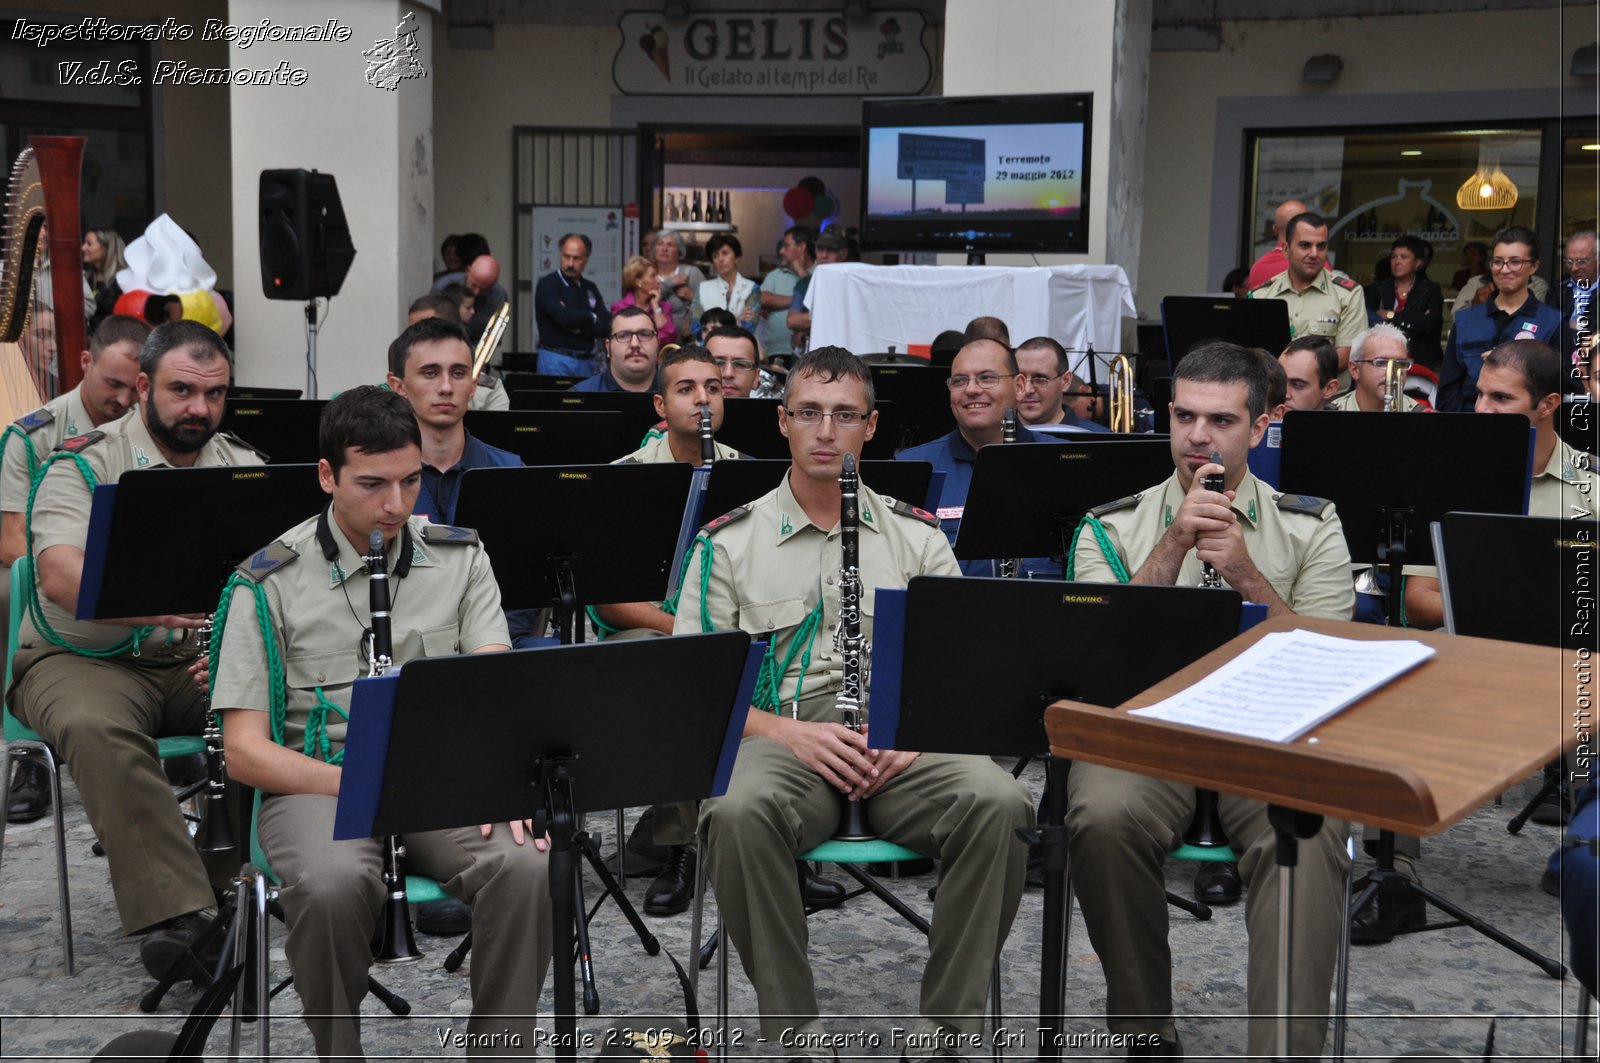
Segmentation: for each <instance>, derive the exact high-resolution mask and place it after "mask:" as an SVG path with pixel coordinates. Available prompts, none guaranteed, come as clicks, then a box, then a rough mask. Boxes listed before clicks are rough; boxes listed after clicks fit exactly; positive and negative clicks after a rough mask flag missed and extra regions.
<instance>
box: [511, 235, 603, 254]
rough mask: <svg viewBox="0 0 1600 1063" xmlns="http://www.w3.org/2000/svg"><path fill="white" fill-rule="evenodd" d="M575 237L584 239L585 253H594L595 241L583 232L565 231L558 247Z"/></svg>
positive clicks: (565, 244) (564, 245) (563, 245)
mask: <svg viewBox="0 0 1600 1063" xmlns="http://www.w3.org/2000/svg"><path fill="white" fill-rule="evenodd" d="M573 238H577V239H578V240H580V241H582V243H583V253H584V254H586V255H592V254H594V241H593V240H591V239H589V238H588V237H587V236H585V235H584V234H583V233H563V234H562V235H561V240H560V242H559V243H557V244H556V247H557V248H562V247H566V246H567V241H568V240H571V239H573ZM488 253H489V252H487V251H485V252H484V254H486V255H487V254H488Z"/></svg>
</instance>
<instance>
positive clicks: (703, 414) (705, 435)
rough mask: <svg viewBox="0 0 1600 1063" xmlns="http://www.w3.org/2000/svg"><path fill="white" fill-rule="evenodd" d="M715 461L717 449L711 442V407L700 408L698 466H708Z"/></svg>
mask: <svg viewBox="0 0 1600 1063" xmlns="http://www.w3.org/2000/svg"><path fill="white" fill-rule="evenodd" d="M716 460H717V447H716V444H715V443H713V442H712V441H711V405H710V403H703V404H702V405H701V406H700V464H701V465H710V464H711V463H712V462H714V461H716Z"/></svg>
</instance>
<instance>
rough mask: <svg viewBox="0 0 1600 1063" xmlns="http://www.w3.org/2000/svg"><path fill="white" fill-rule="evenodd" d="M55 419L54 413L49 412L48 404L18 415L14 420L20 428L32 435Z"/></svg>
mask: <svg viewBox="0 0 1600 1063" xmlns="http://www.w3.org/2000/svg"><path fill="white" fill-rule="evenodd" d="M55 419H56V415H55V414H53V413H51V412H50V408H49V407H48V406H40V407H39V408H38V409H37V410H34V411H33V412H32V413H30V414H27V415H25V416H22V417H18V418H17V420H16V426H17V427H18V428H20V429H22V430H23V431H24V432H27V433H28V434H29V435H32V434H33V433H35V432H37V431H38V430H39V429H41V428H43V427H44V426H45V425H47V424H49V423H50V422H52V421H54V420H55Z"/></svg>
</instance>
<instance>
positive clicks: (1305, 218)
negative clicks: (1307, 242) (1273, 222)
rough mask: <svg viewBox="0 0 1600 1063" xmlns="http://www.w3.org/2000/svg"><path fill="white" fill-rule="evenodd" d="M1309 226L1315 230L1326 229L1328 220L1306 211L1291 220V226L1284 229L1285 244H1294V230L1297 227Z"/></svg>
mask: <svg viewBox="0 0 1600 1063" xmlns="http://www.w3.org/2000/svg"><path fill="white" fill-rule="evenodd" d="M1300 225H1309V226H1311V227H1312V228H1313V229H1326V228H1327V227H1328V219H1327V218H1324V217H1323V216H1322V215H1320V214H1316V213H1314V212H1312V211H1309V210H1308V211H1304V212H1302V213H1300V214H1296V215H1295V216H1294V217H1292V218H1290V219H1289V224H1288V225H1286V226H1284V228H1283V242H1284V244H1285V245H1286V246H1287V245H1288V244H1292V243H1293V242H1294V230H1295V228H1296V227H1297V226H1300Z"/></svg>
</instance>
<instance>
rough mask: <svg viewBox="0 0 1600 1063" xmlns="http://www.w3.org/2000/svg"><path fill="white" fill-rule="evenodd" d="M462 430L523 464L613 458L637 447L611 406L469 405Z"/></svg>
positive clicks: (636, 438) (624, 421)
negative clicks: (554, 408)
mask: <svg viewBox="0 0 1600 1063" xmlns="http://www.w3.org/2000/svg"><path fill="white" fill-rule="evenodd" d="M465 423H466V426H467V431H468V432H470V433H472V434H473V435H474V436H476V437H477V438H479V439H481V440H483V441H484V442H485V443H487V444H489V445H490V446H491V447H499V448H500V449H501V450H509V451H511V453H513V454H515V455H517V457H519V458H521V459H522V460H523V462H524V463H525V464H528V465H583V464H586V463H589V462H594V463H597V464H598V463H601V462H609V461H615V460H617V459H618V458H620V457H623V456H624V455H627V454H632V453H633V452H634V451H635V450H638V449H639V435H638V433H636V432H634V431H632V430H631V429H630V428H629V426H628V420H627V418H626V417H624V416H623V415H622V414H620V413H616V412H614V411H610V410H581V411H551V410H468V411H467V417H466V422H465Z"/></svg>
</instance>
